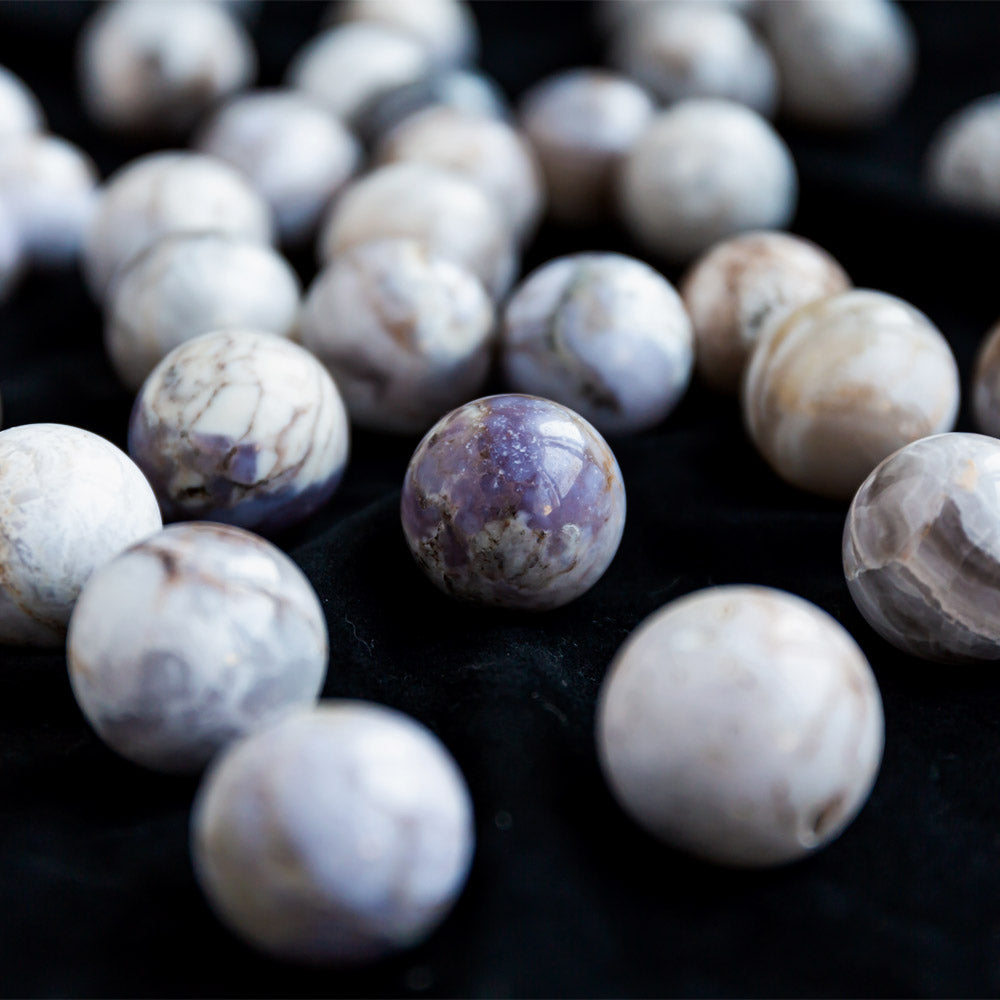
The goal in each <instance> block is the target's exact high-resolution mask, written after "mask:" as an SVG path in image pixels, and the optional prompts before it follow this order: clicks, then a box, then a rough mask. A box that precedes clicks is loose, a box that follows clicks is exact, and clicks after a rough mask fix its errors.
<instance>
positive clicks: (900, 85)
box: [761, 0, 916, 128]
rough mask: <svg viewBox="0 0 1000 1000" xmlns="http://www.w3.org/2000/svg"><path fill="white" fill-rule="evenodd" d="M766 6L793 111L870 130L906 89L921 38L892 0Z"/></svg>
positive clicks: (787, 106) (798, 0) (797, 0)
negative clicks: (917, 44)
mask: <svg viewBox="0 0 1000 1000" xmlns="http://www.w3.org/2000/svg"><path fill="white" fill-rule="evenodd" d="M761 9H762V11H763V13H764V25H765V28H766V37H767V41H768V43H769V45H770V47H771V52H772V54H773V55H774V58H775V62H776V63H777V64H778V73H779V75H780V77H781V101H782V110H783V111H784V112H785V113H787V114H788V115H789V116H791V117H793V118H796V119H798V120H800V121H802V122H804V123H806V124H810V125H817V126H822V127H833V128H859V127H860V128H864V127H869V126H873V125H877V124H878V123H879V122H880V121H882V120H884V119H885V118H886V117H887V116H888V115H889V114H890V113H891V112H892V111H894V110H895V108H896V105H898V104H899V102H900V101H901V100H902V99H903V97H904V95H905V94H906V92H907V90H908V89H909V87H910V83H911V82H912V80H913V76H914V72H915V69H916V38H915V36H914V33H913V28H912V27H911V26H910V23H909V21H908V20H907V19H906V17H905V15H904V14H903V12H902V10H901V9H900V7H899V6H898V5H897V4H895V3H893V2H892V0H782V2H781V3H768V4H764V5H763V6H762V8H761Z"/></svg>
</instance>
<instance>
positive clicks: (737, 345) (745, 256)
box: [681, 232, 851, 393]
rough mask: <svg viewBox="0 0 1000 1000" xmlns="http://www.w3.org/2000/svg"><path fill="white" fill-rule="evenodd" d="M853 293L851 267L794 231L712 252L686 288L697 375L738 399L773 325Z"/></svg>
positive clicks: (744, 239) (736, 241) (742, 239)
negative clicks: (757, 346) (831, 297)
mask: <svg viewBox="0 0 1000 1000" xmlns="http://www.w3.org/2000/svg"><path fill="white" fill-rule="evenodd" d="M850 287H851V282H850V279H849V278H848V277H847V275H846V274H845V273H844V269H843V268H842V267H841V266H840V265H839V264H838V263H837V262H836V261H835V260H834V259H833V257H831V256H830V255H829V254H828V253H827V252H826V251H825V250H822V249H820V248H819V247H818V246H816V244H815V243H810V242H809V240H804V239H802V238H801V237H799V236H790V235H788V234H787V233H773V232H772V233H767V232H759V233H746V234H744V235H741V236H734V237H733V238H732V239H729V240H726V241H724V242H723V243H719V244H717V245H716V246H714V247H712V248H711V249H710V250H709V251H708V252H707V253H706V254H705V255H704V256H703V257H701V258H700V259H699V260H697V261H696V262H695V263H694V264H693V265H692V267H691V269H690V271H689V272H688V273H687V275H686V276H685V278H684V281H683V282H682V284H681V295H682V297H683V299H684V305H685V306H686V307H687V311H688V314H689V315H690V317H691V322H692V323H693V324H694V336H695V363H696V365H697V369H698V374H699V375H700V376H701V378H702V379H703V380H704V381H705V382H707V383H708V384H709V385H710V386H712V388H714V389H718V390H719V391H721V392H729V393H735V392H737V390H738V389H739V385H740V378H741V376H742V375H743V370H744V368H745V367H746V363H747V359H748V358H749V356H750V352H751V351H752V350H753V346H754V344H755V343H756V342H757V338H758V337H759V336H760V332H761V330H763V329H764V328H765V327H766V326H767V325H768V324H769V323H773V322H777V321H778V320H780V319H781V318H782V317H783V316H786V315H787V314H788V313H789V312H791V311H792V310H793V309H796V308H798V307H799V306H801V305H805V304H806V303H807V302H812V301H813V300H815V299H820V298H824V297H826V296H827V295H834V294H836V293H837V292H843V291H846V290H847V289H848V288H850Z"/></svg>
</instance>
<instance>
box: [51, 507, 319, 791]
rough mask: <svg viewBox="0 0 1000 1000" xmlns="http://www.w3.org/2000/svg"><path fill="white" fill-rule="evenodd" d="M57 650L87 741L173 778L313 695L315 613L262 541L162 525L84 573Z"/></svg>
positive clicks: (310, 596)
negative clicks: (89, 735)
mask: <svg viewBox="0 0 1000 1000" xmlns="http://www.w3.org/2000/svg"><path fill="white" fill-rule="evenodd" d="M66 653H67V658H68V661H69V679H70V683H71V685H72V688H73V694H74V696H75V697H76V700H77V704H79V706H80V709H81V711H82V712H83V714H84V716H86V718H87V721H88V722H89V723H90V724H91V726H93V728H94V730H95V731H96V732H97V734H98V736H100V737H101V739H102V740H103V741H104V742H105V743H107V744H108V746H110V747H111V748H112V749H113V750H114V751H115V752H116V753H119V754H121V755H122V756H123V757H126V758H128V759H129V760H131V761H133V762H134V763H136V764H141V765H143V766H144V767H149V768H153V769H154V770H158V771H167V772H176V773H181V772H185V771H196V770H198V769H200V768H201V767H203V766H204V765H205V764H207V763H208V761H209V760H210V759H211V758H212V757H213V756H214V755H215V754H216V753H217V752H218V751H219V750H221V749H222V748H223V747H225V746H226V745H227V744H228V743H230V742H231V741H233V740H235V739H237V738H238V737H240V736H244V735H245V734H247V733H249V732H252V731H253V730H254V729H258V728H260V727H262V726H264V725H267V724H268V723H271V722H274V721H275V720H276V719H278V718H279V717H280V716H281V715H283V714H285V713H286V712H288V711H289V709H293V708H304V707H309V706H311V705H312V704H313V703H314V702H315V701H316V698H317V697H318V696H319V692H320V688H321V687H322V685H323V678H324V676H325V675H326V662H327V633H326V620H325V619H324V617H323V608H322V606H321V605H320V602H319V598H318V597H317V596H316V592H315V591H314V590H313V588H312V586H311V585H310V583H309V581H308V580H307V579H306V578H305V576H304V575H303V573H302V571H301V570H300V569H299V568H298V567H297V566H296V565H295V563H293V562H292V561H291V559H289V558H288V556H286V555H285V554H284V553H283V552H282V551H281V550H280V549H277V548H275V546H273V545H271V544H270V543H269V542H266V541H264V539H262V538H258V537H257V536H256V535H252V534H250V532H248V531H242V530H241V529H239V528H232V527H229V526H228V525H222V524H205V523H195V524H175V525H171V526H170V527H168V528H164V529H163V530H162V531H160V532H158V533H157V534H155V535H152V536H150V537H149V538H146V539H144V540H143V541H141V542H139V543H138V544H137V545H133V546H132V547H131V548H129V549H128V550H126V551H125V552H123V553H122V554H121V555H119V556H117V557H116V558H115V559H113V560H111V562H109V563H106V564H105V565H104V566H102V567H101V568H100V569H98V570H97V571H96V572H95V573H94V574H93V576H91V578H90V579H89V580H88V581H87V584H86V586H85V587H84V588H83V591H82V593H81V594H80V598H79V600H78V601H77V603H76V607H75V608H74V610H73V616H72V618H71V619H70V624H69V634H68V636H67V641H66Z"/></svg>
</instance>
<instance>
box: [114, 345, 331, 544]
mask: <svg viewBox="0 0 1000 1000" xmlns="http://www.w3.org/2000/svg"><path fill="white" fill-rule="evenodd" d="M128 445H129V453H130V454H131V455H132V457H133V458H134V459H135V461H136V462H137V463H138V465H139V467H140V468H141V469H142V471H143V472H144V473H145V474H146V476H147V477H148V479H149V481H150V483H152V485H153V489H154V490H155V492H156V496H157V499H158V500H159V501H160V508H161V510H162V511H163V515H164V518H165V519H166V520H168V521H173V520H207V521H223V522H225V523H228V524H236V525H239V526H241V527H244V528H252V529H255V530H258V531H265V532H271V531H277V530H280V529H281V528H284V527H287V526H288V525H291V524H294V523H295V522H297V521H300V520H302V519H303V518H305V517H308V515H310V514H311V513H313V512H314V511H315V510H317V509H319V507H321V506H322V505H323V504H324V503H326V501H327V500H329V499H330V497H331V496H332V495H333V493H334V491H335V490H336V488H337V486H339V485H340V480H341V477H342V476H343V474H344V468H345V466H346V464H347V453H348V424H347V412H346V410H345V409H344V404H343V402H342V401H341V398H340V393H339V392H338V391H337V387H336V385H334V383H333V379H331V378H330V376H329V374H328V373H327V371H326V369H325V368H324V367H323V366H322V365H321V364H320V363H319V361H317V360H316V358H314V357H313V356H312V355H311V354H310V353H309V352H308V351H306V350H304V349H303V348H301V347H299V346H298V345H297V344H293V343H291V342H290V341H288V340H285V339H284V338H282V337H276V336H274V335H273V334H270V333H258V332H256V331H248V330H231V331H227V332H220V333H209V334H206V335H205V336H203V337H197V338H196V339H195V340H190V341H188V342H187V343H186V344H181V346H180V347H177V348H175V349H174V350H173V351H171V352H170V353H169V354H168V355H167V356H166V357H165V358H164V359H163V360H162V361H161V362H160V363H159V364H158V365H157V366H156V368H154V369H153V372H152V374H151V375H150V376H149V378H148V379H147V380H146V382H145V384H144V385H143V387H142V391H141V392H140V393H139V395H138V396H137V397H136V401H135V406H134V407H133V409H132V418H131V421H130V423H129V436H128Z"/></svg>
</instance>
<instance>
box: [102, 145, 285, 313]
mask: <svg viewBox="0 0 1000 1000" xmlns="http://www.w3.org/2000/svg"><path fill="white" fill-rule="evenodd" d="M212 231H214V232H222V233H229V234H231V235H233V236H243V237H245V238H246V239H250V240H255V241H256V242H258V243H270V242H271V240H272V238H273V235H274V232H273V224H272V220H271V211H270V209H269V208H268V206H267V203H266V202H265V201H264V199H263V198H262V197H261V196H260V195H259V194H258V193H257V192H256V191H255V190H254V189H253V188H252V187H251V186H250V185H249V183H247V181H246V180H245V179H244V178H243V177H242V175H241V174H239V173H238V172H237V171H236V170H235V169H233V167H231V166H229V164H228V163H223V162H222V161H221V160H217V159H215V158H214V157H211V156H204V155H202V154H200V153H182V152H163V153H150V154H148V155H146V156H142V157H139V159H137V160H132V161H131V162H130V163H126V164H125V166H123V167H122V168H121V169H119V170H118V171H116V172H115V173H114V174H112V175H111V177H109V178H108V180H107V181H105V183H104V186H103V188H102V189H101V191H100V193H99V197H98V202H97V206H96V208H95V210H94V213H93V215H92V217H91V221H90V226H89V228H88V230H87V232H86V234H85V236H84V244H83V272H84V277H85V278H86V279H87V283H88V285H89V287H90V290H91V292H92V293H93V295H94V297H95V298H97V299H99V300H101V299H103V298H104V297H105V296H106V295H107V293H108V290H109V287H110V286H111V284H112V282H113V281H114V279H115V278H116V276H117V275H118V273H119V272H120V270H121V269H122V268H123V267H124V266H125V265H126V264H128V263H129V261H131V260H132V258H133V257H135V256H136V255H137V254H139V253H140V252H142V251H143V250H145V249H146V247H148V246H150V245H151V244H152V243H154V242H156V240H158V239H161V238H162V237H164V236H168V235H170V234H173V233H196V232H212Z"/></svg>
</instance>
